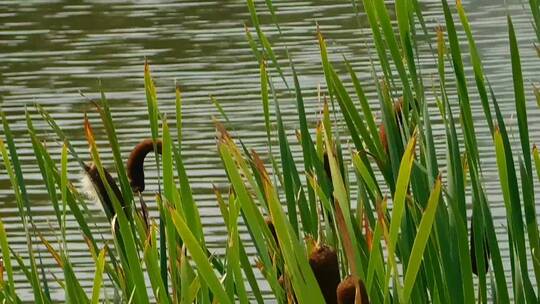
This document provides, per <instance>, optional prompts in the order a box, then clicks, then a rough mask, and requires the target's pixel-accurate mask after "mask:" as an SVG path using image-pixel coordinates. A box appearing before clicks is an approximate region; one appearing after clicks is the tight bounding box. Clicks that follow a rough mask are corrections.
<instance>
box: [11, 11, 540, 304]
mask: <svg viewBox="0 0 540 304" xmlns="http://www.w3.org/2000/svg"><path fill="white" fill-rule="evenodd" d="M0 2H1V5H0V18H1V20H2V22H0V61H1V62H2V64H0V104H1V106H2V108H3V110H4V111H5V112H6V113H7V114H8V117H9V118H10V120H11V121H10V122H11V124H12V127H13V129H14V131H15V133H16V135H17V139H16V142H17V144H18V147H19V153H20V155H21V159H22V161H23V170H24V173H25V177H26V178H27V180H28V181H29V187H28V188H29V192H30V195H31V202H32V209H33V213H34V214H35V215H34V220H35V221H36V223H37V225H38V227H39V228H40V229H41V230H42V231H43V233H44V235H45V237H47V238H49V239H53V237H52V235H53V234H54V230H53V229H52V228H51V227H52V226H54V224H53V222H54V221H53V218H54V217H53V209H52V207H51V205H50V203H49V202H48V200H47V194H46V191H45V189H44V188H43V186H42V185H41V175H40V173H39V171H38V168H37V166H36V164H35V162H34V160H33V157H32V153H31V144H30V141H29V139H28V136H27V135H25V132H26V127H25V122H24V110H25V106H27V105H32V104H33V103H35V102H38V103H40V104H43V105H44V106H45V107H46V109H47V110H48V111H50V112H51V113H52V115H53V116H54V117H55V118H56V119H57V121H58V123H59V124H60V126H61V127H62V128H64V130H66V131H67V132H68V134H69V136H70V138H72V140H73V144H74V145H75V147H76V148H77V149H78V150H79V152H80V153H83V155H85V156H86V157H88V155H87V154H85V153H86V151H87V148H86V146H85V141H84V136H83V133H82V118H83V115H84V113H85V112H89V113H90V117H91V118H93V120H94V121H95V122H96V123H94V128H95V129H96V133H97V136H98V140H99V143H101V144H102V148H101V149H102V152H103V153H105V155H103V157H104V160H105V163H106V165H109V166H110V165H111V163H112V157H111V155H110V154H106V151H107V149H106V146H105V145H103V144H104V142H105V140H106V137H105V135H104V132H103V129H102V128H100V126H99V124H98V123H97V120H96V119H95V118H96V115H95V114H94V113H93V109H92V106H91V105H90V104H89V102H88V101H87V99H85V98H83V97H81V95H80V94H79V91H82V92H84V93H85V94H86V96H89V97H91V98H96V97H97V96H98V95H97V94H96V93H95V92H96V91H97V89H98V81H97V80H98V79H101V81H102V84H103V87H104V88H105V91H106V92H107V96H108V98H109V100H110V103H111V105H112V108H113V112H114V119H115V122H116V126H117V127H118V135H119V139H120V142H121V145H122V149H123V150H122V152H123V153H124V155H125V156H126V157H127V153H129V149H130V148H131V147H132V146H133V145H134V144H135V143H136V142H137V141H138V140H140V139H141V138H143V137H147V136H149V134H150V133H149V126H148V123H147V121H146V101H145V97H144V90H143V77H142V76H143V75H142V74H143V67H142V63H143V61H144V58H145V57H146V58H148V59H149V61H150V62H151V66H152V70H153V73H154V77H155V79H156V84H157V86H158V95H159V100H160V106H161V109H162V111H164V112H168V113H174V104H173V100H174V96H173V93H174V91H173V89H174V81H175V80H176V81H178V83H179V84H180V85H181V87H182V90H183V91H184V100H185V111H184V116H185V117H184V130H185V131H184V142H183V149H184V151H185V153H184V154H183V155H184V157H185V163H186V166H187V168H188V171H189V172H188V173H189V176H190V178H191V180H192V182H193V188H194V191H195V193H196V199H197V203H198V206H199V208H200V212H201V214H202V215H203V217H204V218H203V223H204V225H205V232H206V237H207V240H208V242H209V244H210V248H211V249H212V250H215V251H216V252H218V253H219V252H222V247H223V242H224V240H225V238H224V237H225V231H224V228H223V222H222V220H221V218H220V215H219V210H218V208H217V206H216V204H215V202H214V200H213V194H212V193H211V185H212V184H216V185H218V186H222V187H225V186H226V179H225V175H224V172H223V170H222V169H221V164H220V162H219V158H218V157H217V153H216V149H215V141H214V134H215V132H214V129H213V125H212V123H211V117H212V115H217V112H216V111H215V109H214V107H213V106H212V104H211V102H210V98H209V95H212V96H215V97H216V98H217V99H218V100H219V101H220V102H221V103H222V105H223V106H224V108H225V110H226V111H227V112H228V114H229V115H230V118H231V119H232V121H234V123H233V127H234V128H235V129H236V133H237V135H238V136H241V137H242V138H243V139H244V141H245V143H246V144H247V145H248V146H249V147H253V148H255V149H257V150H258V151H260V152H261V154H264V152H265V151H266V149H267V147H266V145H265V133H264V123H263V118H262V109H261V106H260V100H259V96H258V95H259V83H258V65H257V63H256V61H255V59H254V56H253V55H252V53H251V51H250V49H249V47H248V45H247V43H246V40H245V34H244V26H243V24H244V23H245V22H249V16H248V14H247V9H246V8H245V3H244V1H241V0H234V1H233V0H229V1H217V0H216V1H181V2H180V3H176V2H175V1H164V0H163V1H159V3H157V2H158V1H99V0H96V1H69V2H60V1H59V2H55V3H46V1H43V2H41V1H32V2H31V1H0ZM282 2H283V3H282ZM511 2H515V3H513V4H508V5H507V6H508V8H506V7H505V4H504V2H503V1H488V0H482V1H473V2H472V3H465V8H466V9H467V10H468V12H469V14H470V19H471V22H472V26H473V30H474V34H475V37H476V38H477V40H478V41H477V43H478V45H479V47H480V50H481V52H482V54H483V56H484V63H485V68H486V72H487V73H488V75H489V77H490V81H491V83H492V84H493V86H494V87H495V91H496V93H497V95H498V97H499V99H500V103H501V107H502V109H503V111H505V112H504V113H506V116H507V118H508V120H509V124H510V125H511V126H514V125H515V121H513V120H512V114H513V113H514V105H513V102H512V96H513V93H512V83H511V82H509V81H508V80H509V79H511V78H509V75H510V74H511V70H510V65H509V58H508V53H509V50H508V46H507V42H506V41H507V34H506V16H505V14H506V12H507V9H508V10H509V11H510V12H511V14H512V16H513V18H514V22H515V23H516V27H517V30H518V38H519V39H520V44H521V45H522V48H521V52H522V61H523V63H524V64H523V69H524V75H525V80H526V84H527V89H528V93H530V91H531V90H530V83H531V82H538V81H539V78H538V74H537V73H536V74H535V72H537V71H538V70H539V68H540V64H539V62H540V61H539V60H538V59H537V58H536V57H535V53H534V49H533V48H532V42H533V41H534V39H535V38H534V34H533V32H532V27H531V25H530V17H529V15H528V14H527V13H524V12H523V8H522V7H521V4H520V3H519V1H511ZM275 5H276V6H277V8H278V11H279V14H278V15H279V20H280V24H281V29H282V31H283V36H279V34H278V32H277V30H276V28H275V27H274V26H273V25H272V22H271V19H270V17H269V16H268V15H263V17H262V21H263V23H265V24H266V26H265V27H264V30H265V32H266V33H267V34H268V35H269V37H270V38H271V40H272V41H273V42H274V43H275V45H276V49H277V52H278V55H279V56H280V58H282V62H283V63H284V64H285V63H286V60H285V58H284V56H283V55H284V49H285V46H286V47H287V48H288V50H289V51H290V53H291V55H292V57H293V59H294V62H295V64H296V68H297V70H298V72H299V74H300V75H301V77H300V80H301V85H302V88H303V90H304V92H305V94H306V103H307V109H306V110H307V111H308V113H309V115H311V117H315V115H316V112H317V110H318V107H319V105H318V103H317V101H316V96H317V94H316V88H317V85H318V84H323V83H324V79H323V76H322V74H321V69H320V60H319V52H318V48H317V44H316V40H315V25H316V23H317V22H318V23H319V25H320V27H321V29H322V31H323V32H324V34H325V36H326V37H327V39H328V42H329V47H330V48H331V52H332V54H331V55H332V56H333V58H335V60H336V61H340V60H341V58H342V57H341V56H342V55H345V56H346V57H347V58H348V59H349V60H351V61H352V63H353V65H354V67H355V69H356V70H357V71H358V72H359V76H360V78H361V79H362V80H364V81H365V82H371V81H372V80H371V77H370V71H369V60H368V59H369V53H368V51H367V48H366V46H370V45H372V43H371V42H370V40H369V37H370V36H369V32H370V31H369V27H368V25H367V21H366V18H365V16H364V15H362V14H361V15H360V17H359V19H357V18H356V16H355V15H354V13H353V10H352V9H351V2H350V1H349V0H340V1H332V2H328V1H321V0H317V1H289V2H287V1H276V4H275ZM423 9H424V14H425V18H426V21H427V22H428V27H429V28H430V29H431V28H434V27H435V25H437V24H439V23H443V20H442V18H441V16H440V12H441V9H440V7H439V4H438V1H434V2H426V3H423ZM261 11H263V10H262V5H261ZM462 38H463V37H462ZM421 58H422V59H423V60H422V61H423V63H424V65H425V68H426V69H425V73H426V75H429V74H430V73H434V72H435V71H434V70H433V66H432V64H431V61H430V58H431V55H430V54H429V52H428V48H427V46H425V51H424V53H423V55H422V56H421ZM468 70H469V71H470V70H471V69H470V68H469V69H468ZM286 71H287V70H286ZM276 85H278V87H283V85H282V82H281V81H280V80H279V79H277V78H276ZM367 93H368V96H369V97H372V100H373V101H375V99H374V96H375V92H373V91H370V92H367ZM530 100H531V102H530V109H529V115H530V119H529V121H530V132H531V134H532V135H531V136H532V142H538V139H540V138H539V135H540V124H539V123H538V122H539V120H540V112H539V111H538V109H537V108H535V107H534V103H533V101H532V99H530ZM281 102H282V110H283V112H284V115H285V119H286V121H288V122H289V123H288V125H287V126H288V127H289V128H290V129H291V130H292V129H294V128H296V127H298V126H297V125H296V122H295V106H294V100H293V99H291V98H290V97H284V98H283V99H282V101H281ZM30 109H31V108H30ZM473 110H474V114H475V117H476V118H477V121H479V122H478V123H477V131H478V134H479V144H480V145H481V147H480V151H481V153H483V155H484V156H485V157H484V158H483V160H484V162H483V167H484V168H485V169H486V171H485V172H486V175H485V176H484V182H485V185H486V188H487V189H488V191H487V192H488V193H490V194H492V196H491V197H489V199H490V202H491V205H492V206H493V208H494V211H493V212H494V215H495V216H496V217H497V231H498V232H499V235H500V239H501V240H505V239H506V234H505V233H503V232H504V231H505V230H504V229H505V228H504V226H503V225H504V223H505V220H504V212H503V206H502V201H501V196H500V192H499V184H498V180H497V175H496V172H495V160H494V158H493V157H492V156H493V151H492V147H491V138H490V135H489V132H488V129H487V126H486V125H484V124H482V120H483V114H482V113H481V108H480V103H479V102H478V101H477V100H476V101H475V102H473ZM33 116H34V117H35V118H36V122H35V124H36V127H38V128H39V129H41V130H43V136H48V135H50V141H49V142H48V145H49V148H50V149H51V150H52V151H53V152H54V155H55V157H56V158H58V155H59V144H58V143H57V142H55V141H54V137H53V136H52V133H51V132H50V131H49V129H48V128H47V127H46V126H45V124H44V123H42V122H41V121H40V120H39V119H38V117H37V115H33ZM514 131H515V128H514ZM435 132H436V135H437V140H438V141H439V142H440V141H441V140H442V139H443V137H442V136H443V133H442V129H441V128H440V127H439V128H438V127H437V126H435ZM292 135H293V133H292V132H291V141H295V140H294V137H292ZM298 152H299V151H298V148H297V147H296V148H295V149H294V153H295V155H298ZM438 152H439V153H440V154H441V156H443V155H444V152H445V151H438ZM149 163H150V162H149ZM70 165H71V166H70V173H71V176H73V177H76V176H80V169H79V167H78V166H77V164H76V163H72V164H70ZM147 176H148V180H150V181H151V180H154V181H155V177H156V173H155V172H150V173H149V174H147ZM152 177H154V179H152ZM149 184H150V185H149V189H154V190H155V189H156V188H157V186H156V183H155V182H153V183H152V182H149ZM147 193H152V191H151V190H150V191H147ZM148 200H149V201H151V196H150V197H149V198H148ZM91 211H92V212H91V215H92V217H93V221H94V222H95V223H96V225H95V229H96V231H97V230H100V231H103V234H104V237H105V238H108V234H107V227H105V226H104V224H105V221H106V219H105V217H104V215H103V214H102V212H101V211H100V209H99V208H98V207H95V206H91ZM0 216H1V218H2V220H3V221H4V223H5V224H6V229H7V230H8V234H9V236H10V241H11V244H12V245H13V247H14V249H15V251H16V252H19V253H21V255H22V256H23V257H24V256H25V251H26V250H25V248H26V245H25V238H24V232H23V230H22V227H21V225H20V222H19V219H18V216H17V209H16V205H15V203H14V199H13V196H12V193H11V189H10V186H9V181H8V180H7V177H6V175H5V174H4V172H2V173H1V174H0ZM241 232H244V233H245V229H241ZM502 244H505V242H502ZM69 249H70V251H71V252H72V253H73V256H72V257H73V262H74V263H75V264H76V268H77V270H78V273H79V274H80V276H81V277H87V278H88V280H87V282H85V286H86V287H89V286H91V284H92V281H91V279H92V277H93V272H94V266H93V263H92V261H91V259H90V257H89V254H88V252H87V249H86V245H84V243H83V240H82V238H81V235H80V233H79V230H78V229H77V228H76V225H75V223H74V222H71V229H70V234H69ZM501 249H502V254H503V256H504V257H508V254H509V252H508V248H504V247H503V248H501ZM42 250H44V249H43V248H42ZM250 251H252V250H250ZM44 256H45V260H44V262H45V264H46V265H47V267H48V268H47V271H49V272H51V273H55V274H57V273H58V269H57V268H56V266H55V263H54V261H53V260H52V259H49V258H47V257H48V256H49V255H48V254H47V253H45V254H44ZM60 275H61V274H60ZM18 280H20V281H24V279H23V278H22V276H21V277H19V278H18ZM27 287H28V288H29V286H27ZM54 296H57V297H62V292H61V291H57V292H56V293H55V294H54ZM27 299H28V300H29V299H31V298H27Z"/></svg>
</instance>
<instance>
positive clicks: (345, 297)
mask: <svg viewBox="0 0 540 304" xmlns="http://www.w3.org/2000/svg"><path fill="white" fill-rule="evenodd" d="M356 283H358V287H359V288H360V290H359V294H360V303H361V304H369V298H368V294H367V291H366V286H365V285H364V282H363V281H362V280H360V279H355V278H354V277H353V276H351V275H350V276H348V277H346V278H345V279H343V281H341V283H339V286H338V287H337V302H338V304H355V298H356Z"/></svg>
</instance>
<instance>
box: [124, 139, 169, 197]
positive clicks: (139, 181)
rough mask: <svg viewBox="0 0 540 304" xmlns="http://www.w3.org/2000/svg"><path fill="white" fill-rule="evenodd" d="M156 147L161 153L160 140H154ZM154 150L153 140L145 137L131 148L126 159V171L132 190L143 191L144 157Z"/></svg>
mask: <svg viewBox="0 0 540 304" xmlns="http://www.w3.org/2000/svg"><path fill="white" fill-rule="evenodd" d="M156 149H157V152H158V153H159V154H161V141H160V140H158V141H156ZM151 151H154V141H153V140H152V139H145V140H143V141H141V142H140V143H139V144H137V145H136V146H135V148H133V150H132V151H131V154H130V155H129V158H128V161H127V173H128V178H129V183H130V185H131V189H132V190H133V192H143V191H144V159H145V158H146V155H147V154H148V153H150V152H151Z"/></svg>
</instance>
